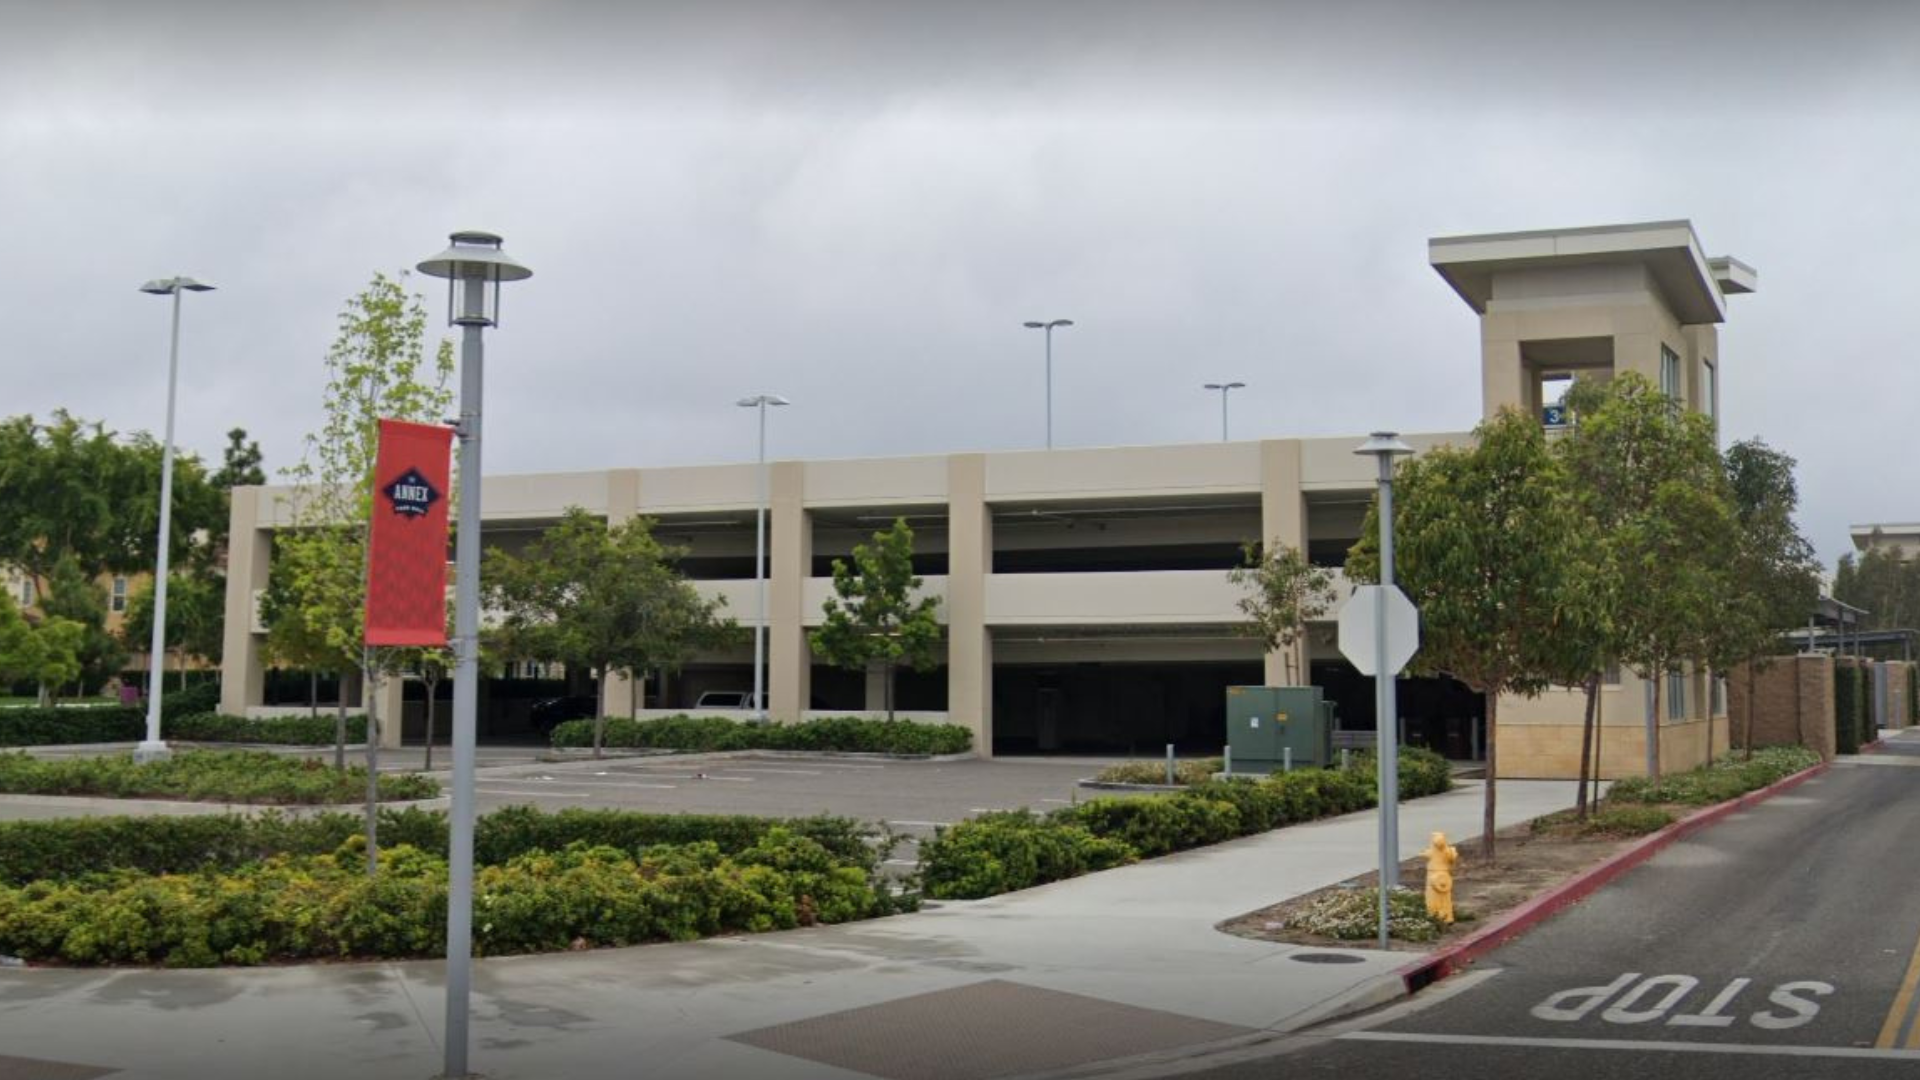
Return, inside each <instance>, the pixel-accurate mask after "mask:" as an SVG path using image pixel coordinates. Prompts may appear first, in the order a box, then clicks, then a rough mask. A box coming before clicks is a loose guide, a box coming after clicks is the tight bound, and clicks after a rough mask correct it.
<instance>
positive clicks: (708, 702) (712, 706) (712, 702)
mask: <svg viewBox="0 0 1920 1080" xmlns="http://www.w3.org/2000/svg"><path fill="white" fill-rule="evenodd" d="M760 701H761V702H762V704H763V705H764V703H765V702H766V695H765V694H762V695H761V696H760ZM693 708H694V711H696V712H709V711H718V710H723V709H751V708H753V691H751V690H709V691H707V692H706V693H704V694H701V695H700V698H699V700H698V701H695V702H694V703H693Z"/></svg>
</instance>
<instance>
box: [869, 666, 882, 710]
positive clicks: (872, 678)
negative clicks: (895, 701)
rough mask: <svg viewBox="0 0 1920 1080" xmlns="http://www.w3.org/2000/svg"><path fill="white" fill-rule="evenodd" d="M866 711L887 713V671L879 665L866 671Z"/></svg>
mask: <svg viewBox="0 0 1920 1080" xmlns="http://www.w3.org/2000/svg"><path fill="white" fill-rule="evenodd" d="M867 711H868V712H886V711H887V669H886V668H885V667H884V666H882V665H880V664H875V665H874V666H872V667H870V668H868V669H867Z"/></svg>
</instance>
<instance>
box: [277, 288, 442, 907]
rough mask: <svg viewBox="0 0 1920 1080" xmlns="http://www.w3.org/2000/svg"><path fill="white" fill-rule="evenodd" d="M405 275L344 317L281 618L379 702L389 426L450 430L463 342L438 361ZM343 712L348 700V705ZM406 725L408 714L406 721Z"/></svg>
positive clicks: (360, 297) (297, 470) (310, 453)
mask: <svg viewBox="0 0 1920 1080" xmlns="http://www.w3.org/2000/svg"><path fill="white" fill-rule="evenodd" d="M405 279H406V275H405V274H404V273H403V274H401V275H400V276H399V277H397V278H390V277H388V276H386V275H385V274H375V275H374V276H373V280H372V282H371V283H369V284H368V286H367V287H366V289H364V290H363V291H361V292H360V293H359V294H357V295H355V296H354V297H352V298H351V299H349V300H348V301H347V303H346V306H345V307H344V308H343V309H342V311H341V313H340V317H339V322H338V331H337V334H336V336H335V338H334V341H333V345H332V347H331V348H330V349H328V351H327V359H326V367H327V388H326V398H325V402H324V404H325V410H326V411H325V415H326V419H325V421H324V422H323V423H322V425H321V428H320V430H319V431H317V432H315V433H313V434H311V435H308V436H307V440H306V448H305V453H304V455H303V456H302V457H301V460H300V463H299V464H298V465H296V466H294V467H293V468H292V469H290V470H288V475H289V477H290V478H291V479H292V480H293V482H294V496H293V503H292V511H293V519H294V520H293V525H294V527H293V528H292V529H291V530H288V531H287V532H286V533H285V534H284V535H282V536H281V538H280V542H279V544H278V547H279V552H280V555H281V557H282V558H284V559H285V560H286V561H287V563H288V574H287V576H286V578H284V579H283V582H284V588H285V592H286V595H285V597H284V603H283V605H277V606H276V614H277V615H280V616H282V617H284V616H285V615H287V614H288V608H292V609H297V611H298V618H299V619H300V620H301V622H302V624H303V626H302V630H301V632H302V633H303V634H311V635H314V636H317V637H318V639H319V640H320V641H322V642H324V643H325V646H326V649H327V650H329V651H332V652H335V653H338V654H340V655H342V656H344V657H348V658H353V659H354V660H355V661H356V662H355V663H354V664H353V666H356V667H358V668H359V670H360V672H361V676H362V678H363V679H364V680H365V684H366V686H367V692H368V701H369V702H373V701H377V700H378V696H379V685H380V679H381V677H382V676H383V675H385V674H388V673H390V672H391V671H392V670H393V662H392V658H391V657H387V656H383V655H382V654H381V651H380V650H377V649H373V648H369V647H368V646H367V645H366V571H367V533H368V526H369V522H370V521H371V519H372V513H373V501H374V486H375V483H374V466H375V463H376V456H377V452H378V449H379V439H380V427H379V422H380V421H381V420H382V419H396V420H411V421H414V422H416V423H439V422H441V419H442V418H443V417H445V416H446V415H447V413H448V412H449V411H450V410H451V408H452V405H453V391H452V389H451V387H450V385H449V384H450V381H451V379H452V376H453V371H454V365H453V346H452V344H451V343H450V342H448V341H446V340H445V339H442V340H441V341H440V342H439V344H438V347H437V348H435V349H433V350H432V352H431V353H429V348H428V342H427V309H426V306H425V304H424V303H422V302H421V300H420V298H419V297H418V296H416V295H412V294H409V293H408V292H407V291H406V288H405ZM342 707H343V708H344V703H343V706H342ZM380 722H381V721H380V716H379V712H378V709H377V708H372V707H370V708H368V709H367V766H368V771H367V777H368V779H367V866H368V870H369V872H372V870H373V869H374V867H375V865H376V864H377V860H378V850H377V844H376V840H377V837H376V835H375V831H374V823H375V820H376V811H377V809H378V807H377V794H378V793H377V790H376V788H375V786H374V778H375V773H376V772H377V771H378V766H379V754H380V751H379V747H380ZM394 722H395V723H398V722H399V718H398V717H395V718H394Z"/></svg>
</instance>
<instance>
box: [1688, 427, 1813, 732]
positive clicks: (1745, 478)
mask: <svg viewBox="0 0 1920 1080" xmlns="http://www.w3.org/2000/svg"><path fill="white" fill-rule="evenodd" d="M1793 467H1794V460H1793V458H1791V457H1789V456H1788V455H1786V454H1784V453H1781V452H1780V451H1778V450H1775V449H1773V448H1772V447H1770V446H1768V445H1767V444H1766V443H1764V442H1762V441H1761V440H1759V439H1748V440H1745V441H1742V442H1737V443H1734V444H1733V445H1732V446H1731V447H1729V448H1728V449H1727V453H1726V459H1725V468H1726V474H1727V490H1728V491H1729V493H1730V494H1731V496H1732V500H1733V514H1734V520H1735V522H1736V523H1737V525H1738V532H1737V534H1736V536H1735V542H1734V547H1733V554H1732V558H1730V559H1729V560H1728V561H1727V563H1726V564H1725V566H1723V567H1722V576H1723V578H1724V584H1723V585H1722V597H1723V602H1722V606H1721V611H1720V615H1719V618H1718V619H1717V620H1716V622H1715V626H1714V632H1713V634H1712V636H1711V638H1710V641H1709V655H1708V661H1709V662H1710V663H1711V664H1712V665H1713V670H1714V671H1715V672H1727V671H1731V670H1732V669H1733V668H1735V667H1736V666H1739V665H1742V664H1744V665H1745V666H1746V676H1747V701H1748V702H1749V706H1748V709H1747V726H1746V731H1745V733H1744V735H1743V737H1742V739H1741V742H1742V744H1743V745H1745V747H1746V750H1747V755H1748V756H1749V757H1751V756H1752V754H1753V713H1754V710H1753V708H1752V705H1751V702H1752V701H1753V693H1754V675H1755V671H1756V669H1759V668H1763V667H1765V666H1767V664H1768V663H1769V662H1770V660H1771V658H1772V656H1773V654H1774V653H1775V652H1776V651H1777V650H1778V649H1779V645H1780V632H1781V631H1783V630H1790V629H1793V628H1794V627H1796V626H1798V625H1800V624H1801V622H1802V621H1803V620H1804V619H1805V618H1806V617H1807V613H1808V612H1809V611H1812V610H1813V606H1814V604H1815V603H1816V602H1817V601H1818V600H1819V597H1820V564H1819V561H1818V559H1817V558H1816V557H1815V555H1814V551H1813V544H1812V543H1810V542H1809V541H1808V540H1807V538H1806V537H1805V536H1804V535H1802V534H1801V532H1800V528H1799V526H1797V525H1796V524H1794V520H1793V514H1794V511H1795V510H1797V509H1798V508H1799V505H1800V489H1799V485H1798V484H1797V483H1796V482H1795V481H1794V477H1793ZM1708 731H1709V732H1711V731H1712V726H1711V725H1709V726H1708ZM1709 738H1711V735H1709ZM1707 750H1708V756H1709V757H1711V756H1712V750H1713V747H1712V745H1711V743H1709V745H1708V747H1707Z"/></svg>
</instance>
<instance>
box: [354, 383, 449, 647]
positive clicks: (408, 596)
mask: <svg viewBox="0 0 1920 1080" xmlns="http://www.w3.org/2000/svg"><path fill="white" fill-rule="evenodd" d="M452 448H453V429H452V428H447V427H440V426H439V425H437V424H410V423H408V422H406V421H404V420H382V421H380V452H379V456H378V459H377V461H376V464H375V466H374V471H373V476H374V491H373V531H372V535H371V536H370V537H369V538H368V544H369V545H370V546H371V553H370V555H369V557H368V565H367V644H368V645H418V646H442V645H445V644H446V643H447V501H448V499H447V496H448V495H449V494H450V493H451V490H452V489H451V487H450V486H449V484H448V474H449V473H450V471H451V469H450V463H451V460H452Z"/></svg>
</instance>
